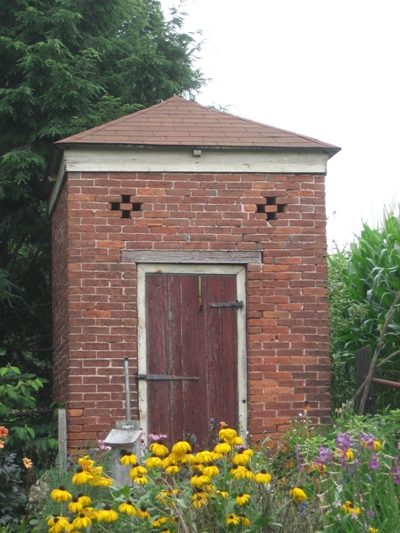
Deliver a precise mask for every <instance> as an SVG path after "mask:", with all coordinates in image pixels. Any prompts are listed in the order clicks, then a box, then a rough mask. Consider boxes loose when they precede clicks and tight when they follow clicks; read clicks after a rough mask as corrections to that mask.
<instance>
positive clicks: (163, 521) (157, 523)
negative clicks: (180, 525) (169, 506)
mask: <svg viewBox="0 0 400 533" xmlns="http://www.w3.org/2000/svg"><path fill="white" fill-rule="evenodd" d="M173 521H174V519H173V518H172V517H171V516H161V517H160V518H158V519H157V520H154V522H153V523H152V524H151V527H158V528H159V527H161V526H163V525H164V524H166V523H167V522H173ZM163 531H169V530H168V529H163Z"/></svg>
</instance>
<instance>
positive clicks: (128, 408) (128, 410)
mask: <svg viewBox="0 0 400 533" xmlns="http://www.w3.org/2000/svg"><path fill="white" fill-rule="evenodd" d="M124 366H125V405H126V419H127V420H130V419H131V399H130V391H129V365H128V358H127V357H124Z"/></svg>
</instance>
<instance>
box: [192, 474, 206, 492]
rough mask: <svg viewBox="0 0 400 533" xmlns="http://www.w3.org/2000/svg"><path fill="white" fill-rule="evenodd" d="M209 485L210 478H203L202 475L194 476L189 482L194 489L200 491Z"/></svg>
mask: <svg viewBox="0 0 400 533" xmlns="http://www.w3.org/2000/svg"><path fill="white" fill-rule="evenodd" d="M209 483H210V478H209V477H208V476H204V475H203V474H195V475H194V476H193V477H192V478H191V480H190V484H191V485H192V487H195V488H196V489H201V487H203V486H204V485H208V484H209Z"/></svg>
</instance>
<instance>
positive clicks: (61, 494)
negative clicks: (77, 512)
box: [50, 485, 72, 503]
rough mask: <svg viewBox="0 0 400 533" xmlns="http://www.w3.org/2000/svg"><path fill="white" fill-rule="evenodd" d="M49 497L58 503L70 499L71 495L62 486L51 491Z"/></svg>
mask: <svg viewBox="0 0 400 533" xmlns="http://www.w3.org/2000/svg"><path fill="white" fill-rule="evenodd" d="M50 496H51V499H52V500H54V501H56V502H59V503H62V502H67V501H68V500H71V499H72V494H71V493H70V492H68V491H67V490H66V488H65V487H64V485H60V486H59V487H58V489H54V490H53V491H51V494H50Z"/></svg>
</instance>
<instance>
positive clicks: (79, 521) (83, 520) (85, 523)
mask: <svg viewBox="0 0 400 533" xmlns="http://www.w3.org/2000/svg"><path fill="white" fill-rule="evenodd" d="M73 524H74V527H76V529H86V528H87V527H89V526H91V525H92V521H91V520H90V518H89V517H88V516H86V515H85V513H79V516H78V517H77V518H75V520H74V521H73Z"/></svg>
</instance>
